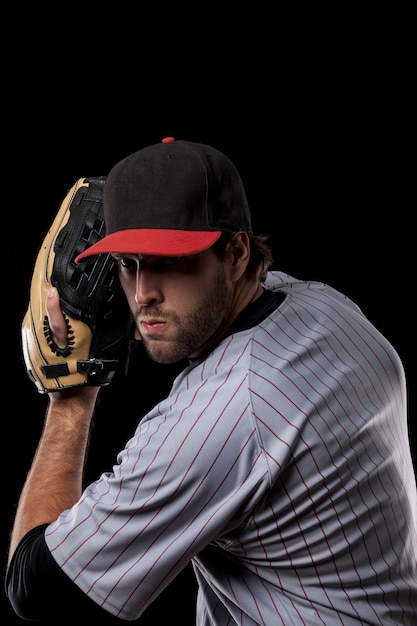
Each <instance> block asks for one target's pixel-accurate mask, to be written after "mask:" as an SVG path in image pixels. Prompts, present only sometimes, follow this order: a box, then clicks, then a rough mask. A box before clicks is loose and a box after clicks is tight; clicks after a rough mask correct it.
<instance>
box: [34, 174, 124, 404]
mask: <svg viewBox="0 0 417 626" xmlns="http://www.w3.org/2000/svg"><path fill="white" fill-rule="evenodd" d="M104 183H105V177H96V178H80V179H78V180H77V181H76V183H75V184H74V185H73V187H71V189H70V190H69V191H68V193H67V195H66V196H65V198H64V200H63V202H62V204H61V207H60V209H59V211H58V213H57V215H56V217H55V219H54V221H53V223H52V226H51V228H50V229H49V231H48V233H47V235H46V237H45V239H44V241H43V244H42V247H41V249H40V251H39V253H38V256H37V259H36V263H35V267H34V272H33V276H32V281H31V287H30V299H29V306H28V310H27V312H26V314H25V316H24V319H23V322H22V348H23V357H24V362H25V365H26V369H27V372H28V375H29V378H30V379H31V380H32V381H33V382H34V383H35V385H36V387H37V389H38V391H39V392H40V393H49V392H51V391H58V390H60V389H65V388H68V387H77V386H81V385H94V386H104V385H108V384H109V383H110V382H111V379H112V377H113V375H114V373H115V372H116V370H117V369H118V368H119V366H120V363H121V361H122V360H123V358H124V357H125V356H126V355H127V351H128V345H129V335H130V329H131V327H132V319H131V315H130V312H129V308H128V305H127V301H126V298H125V296H124V294H123V291H122V288H121V286H120V283H119V280H118V275H117V265H116V262H115V261H114V259H113V258H112V256H111V255H110V254H100V255H96V256H92V257H89V258H87V259H85V260H84V261H81V262H80V263H79V264H77V263H75V262H74V259H75V258H76V257H77V255H78V254H80V253H81V252H82V251H84V250H85V249H86V248H87V247H89V246H90V245H92V244H94V243H96V242H97V241H98V240H99V239H101V238H102V237H103V236H104V234H105V225H104V218H103V208H102V192H103V187H104ZM51 286H55V287H56V288H57V290H58V293H59V295H60V300H61V308H62V311H63V314H64V318H65V321H66V324H67V329H68V335H67V336H68V343H67V345H66V346H65V348H60V347H58V346H57V345H56V344H55V342H54V339H53V336H52V334H51V330H50V327H49V321H48V316H47V313H46V306H45V303H46V298H47V293H48V291H49V289H50V288H51Z"/></svg>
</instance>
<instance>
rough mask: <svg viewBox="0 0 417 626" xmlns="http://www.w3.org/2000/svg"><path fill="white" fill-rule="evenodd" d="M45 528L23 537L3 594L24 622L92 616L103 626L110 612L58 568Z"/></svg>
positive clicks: (8, 572) (7, 576) (7, 574)
mask: <svg viewBox="0 0 417 626" xmlns="http://www.w3.org/2000/svg"><path fill="white" fill-rule="evenodd" d="M46 527H47V524H45V525H43V526H38V527H37V528H34V529H33V530H31V531H30V532H28V533H27V534H26V535H25V536H24V537H23V539H22V540H21V541H20V543H19V545H18V546H17V548H16V551H15V553H14V555H13V558H12V560H11V563H10V566H9V568H8V570H7V573H6V579H5V591H6V595H7V597H8V599H9V602H10V604H11V606H12V607H13V610H14V611H15V613H16V614H17V615H18V616H19V617H21V618H22V619H25V620H32V621H41V620H42V621H43V620H45V621H48V620H60V621H61V620H62V621H63V622H65V621H67V620H68V621H70V620H73V619H74V618H75V617H78V618H80V617H83V618H85V617H90V616H91V617H92V618H93V617H94V618H100V619H102V621H101V622H99V623H103V619H105V618H106V617H110V615H109V613H107V611H105V610H104V609H102V608H101V607H100V606H98V605H97V604H96V603H95V602H93V600H91V599H90V598H89V597H88V596H87V595H86V594H85V593H83V592H82V591H81V590H80V589H79V588H78V587H77V585H76V584H75V583H73V582H72V581H71V580H70V579H69V578H68V576H67V575H66V574H65V573H64V572H63V571H62V569H61V568H60V567H59V566H58V564H57V563H56V561H55V560H54V558H53V556H52V554H51V552H50V550H49V548H48V546H47V544H46V542H45V528H46ZM113 619H114V617H113ZM117 621H120V622H122V621H123V620H117Z"/></svg>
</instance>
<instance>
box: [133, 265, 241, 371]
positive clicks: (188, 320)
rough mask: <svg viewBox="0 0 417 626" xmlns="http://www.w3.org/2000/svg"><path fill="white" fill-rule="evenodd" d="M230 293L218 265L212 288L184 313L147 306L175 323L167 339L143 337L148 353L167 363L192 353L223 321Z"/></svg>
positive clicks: (226, 314)
mask: <svg viewBox="0 0 417 626" xmlns="http://www.w3.org/2000/svg"><path fill="white" fill-rule="evenodd" d="M232 295H233V292H232V288H231V287H230V285H229V284H228V283H227V281H226V279H225V273H224V268H223V266H222V265H221V266H219V271H218V272H217V275H216V279H215V282H214V284H213V288H212V290H211V291H210V292H209V293H208V294H207V295H206V296H204V298H203V299H202V300H201V301H200V302H199V303H198V304H197V306H196V308H195V309H194V310H193V311H191V312H190V313H187V315H186V316H184V317H181V316H179V315H177V314H176V313H165V312H161V311H159V309H158V307H151V308H150V309H149V313H152V314H154V315H155V316H157V317H159V318H160V319H163V320H167V321H168V322H172V323H173V324H175V328H176V332H177V336H176V338H175V339H172V340H170V341H165V340H164V339H158V338H152V337H148V336H145V337H143V338H142V341H143V344H144V347H145V350H146V352H147V354H148V355H149V357H150V358H151V359H153V360H154V361H156V362H157V363H164V364H169V363H177V362H179V361H182V360H183V359H186V358H187V357H189V356H190V355H192V354H194V353H195V352H196V351H197V350H199V349H200V348H201V347H202V346H203V345H204V344H206V343H207V342H208V341H209V340H210V339H211V337H212V336H213V335H214V334H215V333H216V331H218V330H219V329H220V328H221V326H222V325H223V324H224V322H225V320H226V318H227V316H228V315H229V312H230V308H231V303H232Z"/></svg>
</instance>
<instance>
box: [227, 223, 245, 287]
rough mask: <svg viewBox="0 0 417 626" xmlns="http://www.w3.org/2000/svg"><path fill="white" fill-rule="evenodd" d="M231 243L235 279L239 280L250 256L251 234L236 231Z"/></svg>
mask: <svg viewBox="0 0 417 626" xmlns="http://www.w3.org/2000/svg"><path fill="white" fill-rule="evenodd" d="M229 245H230V253H231V255H232V272H233V279H234V280H239V278H241V276H243V274H244V273H245V270H246V267H247V265H248V262H249V257H250V244H249V236H248V234H247V233H236V234H235V235H233V237H232V239H231V241H230V242H229Z"/></svg>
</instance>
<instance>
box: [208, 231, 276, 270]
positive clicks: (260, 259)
mask: <svg viewBox="0 0 417 626" xmlns="http://www.w3.org/2000/svg"><path fill="white" fill-rule="evenodd" d="M235 235H236V233H223V234H222V235H221V236H220V238H219V239H218V240H217V241H216V243H215V244H214V245H213V246H212V247H213V250H214V252H215V253H216V255H217V256H218V257H219V258H220V259H224V257H225V255H226V252H227V247H228V245H229V243H231V242H232V241H233V237H234V236H235ZM248 237H249V244H250V258H249V262H248V265H247V267H246V271H245V275H246V278H248V279H253V278H257V279H258V280H259V281H260V282H264V281H265V280H266V274H267V272H268V270H269V268H270V267H271V265H272V263H273V262H274V259H273V256H272V250H271V248H270V246H269V244H268V239H269V237H268V235H248Z"/></svg>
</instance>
